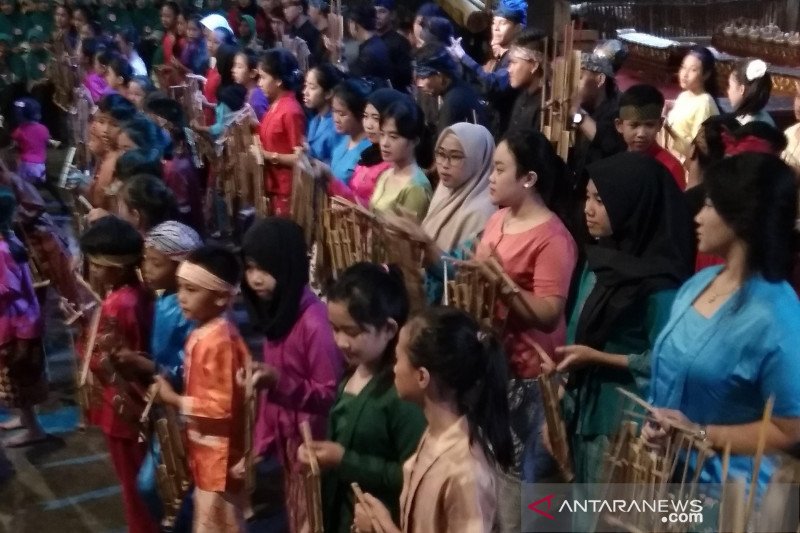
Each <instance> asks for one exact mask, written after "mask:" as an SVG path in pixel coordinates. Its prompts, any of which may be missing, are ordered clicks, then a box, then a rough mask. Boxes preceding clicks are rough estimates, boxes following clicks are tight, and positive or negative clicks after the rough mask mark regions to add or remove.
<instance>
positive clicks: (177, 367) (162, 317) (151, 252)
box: [134, 220, 203, 531]
mask: <svg viewBox="0 0 800 533" xmlns="http://www.w3.org/2000/svg"><path fill="white" fill-rule="evenodd" d="M202 245H203V241H202V240H201V239H200V236H199V235H198V234H197V232H196V231H194V230H193V229H192V228H190V227H189V226H186V225H185V224H181V223H180V222H175V221H173V220H170V221H167V222H163V223H161V224H159V225H158V226H156V227H155V228H153V229H152V230H150V231H149V232H148V233H147V236H146V237H145V241H144V263H143V266H142V274H143V277H144V281H145V284H146V285H147V287H148V288H149V289H151V290H153V291H157V292H160V293H161V294H160V296H158V297H157V298H156V302H155V309H154V313H153V334H152V337H151V338H150V354H151V356H152V359H147V358H144V357H140V356H138V357H137V356H135V355H134V357H136V358H137V359H136V360H137V365H138V367H139V368H140V370H141V371H142V373H143V374H146V375H151V376H152V375H153V374H155V373H158V374H160V375H162V376H165V377H166V378H167V380H169V382H170V384H171V385H172V387H173V388H174V389H175V390H176V391H178V392H179V393H180V392H182V391H183V361H184V345H185V344H186V339H187V338H188V337H189V334H190V333H191V332H192V331H193V330H194V327H195V323H194V322H193V321H191V320H189V319H187V318H186V317H185V316H184V314H183V312H182V311H181V307H180V304H179V303H178V280H177V278H176V275H175V274H176V272H177V270H178V266H179V265H180V262H181V261H183V260H184V259H185V258H186V256H187V255H188V254H189V253H191V252H192V251H194V250H196V249H197V248H199V247H200V246H202ZM160 454H161V449H160V446H159V442H158V439H155V438H153V439H151V440H150V447H149V449H148V453H147V456H146V457H145V460H144V463H143V464H142V468H141V469H140V470H139V475H138V478H137V487H138V489H139V493H140V494H141V495H142V498H143V499H144V500H145V502H146V503H147V506H148V508H149V509H150V512H151V513H152V515H153V517H154V518H156V519H157V520H161V518H162V517H163V509H162V503H161V499H160V498H159V495H158V491H157V483H156V479H157V476H156V468H157V467H158V463H159V456H160ZM185 511H186V509H184V511H183V512H182V513H181V515H180V516H179V518H178V521H177V522H176V524H175V527H174V528H173V530H174V531H188V530H189V524H188V523H187V522H190V521H191V520H190V519H191V516H190V515H189V514H188V512H185ZM184 515H187V516H184Z"/></svg>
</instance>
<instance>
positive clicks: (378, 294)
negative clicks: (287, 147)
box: [298, 263, 425, 533]
mask: <svg viewBox="0 0 800 533" xmlns="http://www.w3.org/2000/svg"><path fill="white" fill-rule="evenodd" d="M327 297H328V319H329V320H330V323H331V325H332V326H333V334H334V339H335V340H336V345H337V346H338V347H339V349H340V350H341V351H342V353H343V354H344V356H345V358H346V360H347V361H348V362H349V364H350V371H348V372H347V374H346V375H345V378H344V379H343V380H342V382H341V383H340V384H339V394H338V396H337V397H336V403H334V404H333V408H332V409H331V415H330V419H329V421H328V433H327V438H328V440H325V441H313V442H312V443H311V448H312V450H313V452H314V455H315V456H316V457H317V461H318V462H319V465H320V467H321V468H322V469H323V470H325V472H324V474H323V478H322V502H323V523H324V526H325V531H330V532H342V533H346V532H348V531H349V530H350V526H351V525H352V523H353V505H354V504H355V501H354V500H355V498H354V495H353V491H352V489H351V484H352V483H358V484H359V486H361V488H363V489H364V490H365V491H368V492H370V493H371V494H373V495H374V496H375V497H376V498H378V499H379V500H380V501H381V502H383V504H384V505H386V506H387V507H388V508H389V509H391V510H392V516H393V517H394V518H395V519H397V518H398V513H399V511H400V509H399V507H398V499H399V497H400V489H401V488H402V485H403V469H402V465H403V462H404V461H405V460H406V459H408V457H409V456H410V455H411V454H412V453H414V449H415V448H416V447H417V444H418V443H419V438H420V436H421V435H422V432H423V431H424V429H425V418H424V417H423V415H422V411H421V410H420V409H419V408H418V407H416V406H415V405H413V404H411V403H408V402H404V401H403V400H401V399H400V398H399V397H398V395H397V389H396V388H395V386H394V383H393V380H394V372H393V371H392V365H393V364H394V350H395V346H396V345H397V334H398V332H399V331H400V328H401V327H402V326H403V324H405V321H406V318H407V317H408V307H409V304H408V295H407V294H406V288H405V284H404V283H403V275H402V273H401V272H400V271H399V270H398V269H397V268H396V267H394V266H391V265H390V266H386V265H376V264H372V263H358V264H355V265H353V266H351V267H350V268H348V269H347V270H345V271H344V272H343V273H342V275H341V276H340V277H339V279H338V280H337V281H336V283H335V284H334V285H333V286H332V287H331V289H330V290H329V291H328V292H327ZM298 456H299V459H300V461H301V462H303V463H305V464H308V463H309V454H308V449H307V448H306V446H305V445H302V446H300V449H299V451H298Z"/></svg>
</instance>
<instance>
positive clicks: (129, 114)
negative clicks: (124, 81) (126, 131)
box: [97, 93, 138, 122]
mask: <svg viewBox="0 0 800 533" xmlns="http://www.w3.org/2000/svg"><path fill="white" fill-rule="evenodd" d="M97 109H98V110H99V111H100V112H101V113H106V114H108V115H110V116H111V118H113V119H114V120H116V121H117V122H125V121H128V120H131V119H132V118H133V117H135V116H136V114H137V113H138V110H137V109H136V106H135V105H133V102H131V101H130V100H128V99H127V98H125V97H124V96H122V95H120V94H116V93H112V94H107V95H105V96H104V97H102V98H101V99H100V101H99V102H97Z"/></svg>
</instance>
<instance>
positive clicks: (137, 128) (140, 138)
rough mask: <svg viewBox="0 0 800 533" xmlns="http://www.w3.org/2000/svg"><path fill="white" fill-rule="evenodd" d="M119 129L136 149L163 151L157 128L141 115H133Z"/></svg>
mask: <svg viewBox="0 0 800 533" xmlns="http://www.w3.org/2000/svg"><path fill="white" fill-rule="evenodd" d="M120 128H121V130H122V131H123V132H125V134H126V135H127V136H128V137H129V138H130V139H131V141H133V143H134V144H135V145H136V146H137V147H138V148H145V149H148V150H149V149H151V148H156V149H158V151H159V152H161V151H163V148H164V147H163V146H161V138H160V135H159V128H158V126H156V124H155V122H153V121H152V120H150V119H149V118H147V117H146V116H144V115H142V114H137V115H135V116H134V117H133V118H132V119H130V120H127V121H125V122H123V123H122V124H121V125H120Z"/></svg>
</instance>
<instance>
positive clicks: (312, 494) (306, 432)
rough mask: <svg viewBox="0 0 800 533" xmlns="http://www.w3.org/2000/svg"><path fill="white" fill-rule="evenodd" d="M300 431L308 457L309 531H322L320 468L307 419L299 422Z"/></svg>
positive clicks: (317, 532) (306, 482) (306, 483)
mask: <svg viewBox="0 0 800 533" xmlns="http://www.w3.org/2000/svg"><path fill="white" fill-rule="evenodd" d="M300 433H301V434H302V435H303V443H304V444H305V445H306V450H307V451H308V457H309V470H308V472H307V473H306V474H305V476H306V477H305V480H304V482H305V489H306V506H307V508H308V524H309V529H310V531H311V533H322V532H323V527H322V487H321V485H320V475H321V473H320V469H319V463H318V462H317V455H316V454H315V453H314V448H313V447H312V446H313V442H314V439H313V438H312V436H311V426H310V425H309V423H308V421H307V420H304V421H303V422H301V423H300Z"/></svg>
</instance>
